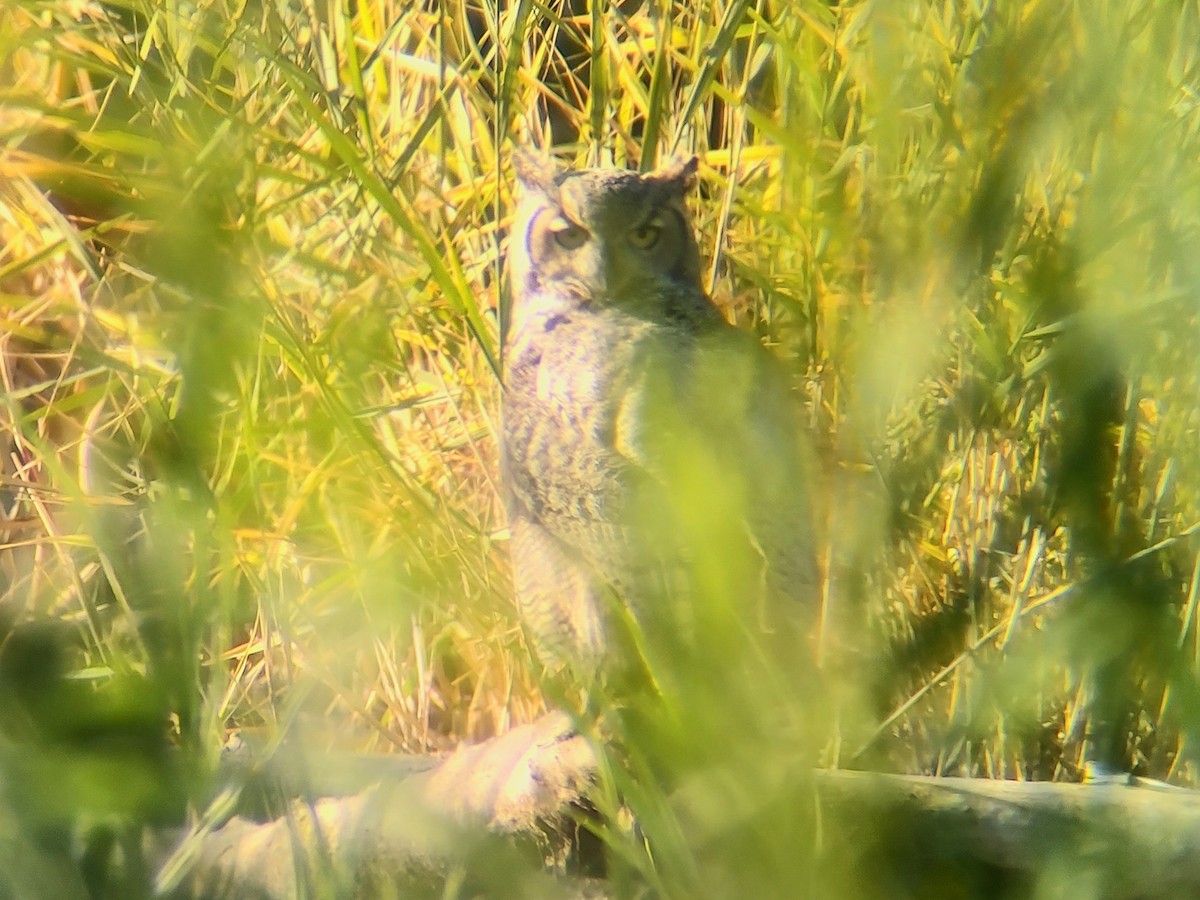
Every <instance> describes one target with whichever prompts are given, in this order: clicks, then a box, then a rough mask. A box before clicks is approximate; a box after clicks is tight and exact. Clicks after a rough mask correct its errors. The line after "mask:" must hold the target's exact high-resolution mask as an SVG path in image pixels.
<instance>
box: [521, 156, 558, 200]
mask: <svg viewBox="0 0 1200 900" xmlns="http://www.w3.org/2000/svg"><path fill="white" fill-rule="evenodd" d="M512 161H513V170H514V171H515V172H516V173H517V181H519V182H520V183H521V187H522V188H523V189H524V190H526V191H534V192H536V193H539V194H545V195H547V196H549V195H550V194H552V193H553V192H554V175H555V170H554V161H553V160H550V159H547V158H546V157H544V156H541V155H539V154H538V153H536V152H535V151H533V150H529V149H527V148H525V147H517V148H516V149H514V150H513V155H512Z"/></svg>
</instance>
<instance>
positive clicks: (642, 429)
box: [613, 326, 817, 598]
mask: <svg viewBox="0 0 1200 900" xmlns="http://www.w3.org/2000/svg"><path fill="white" fill-rule="evenodd" d="M693 337H694V339H692V340H672V341H660V342H658V346H656V347H655V346H647V347H646V348H645V349H644V351H643V352H642V354H641V356H640V358H639V359H637V360H635V363H634V364H633V365H632V366H631V367H630V369H631V371H630V373H629V375H628V380H629V381H628V385H627V387H626V389H625V391H624V392H623V394H622V396H621V398H620V401H619V403H618V406H617V412H616V415H615V417H614V428H613V448H614V450H615V451H616V452H617V453H618V454H619V456H620V457H621V459H622V460H624V462H625V464H626V465H627V466H629V467H630V468H631V469H633V470H635V471H636V472H637V473H638V475H639V477H640V478H642V479H644V480H650V481H653V483H655V485H656V486H657V487H656V489H654V490H643V491H641V492H640V493H639V494H638V495H637V496H636V497H635V499H634V504H635V505H634V508H632V509H631V510H630V515H631V516H632V517H634V519H635V520H637V521H638V523H639V529H638V530H639V531H640V532H641V533H643V534H655V535H657V536H658V538H659V540H660V541H661V542H662V544H663V546H664V548H666V547H668V546H669V545H670V544H671V543H673V542H676V543H677V544H678V547H677V553H678V554H679V555H684V556H687V557H689V559H688V560H686V561H687V562H688V563H689V564H691V565H693V567H694V566H695V565H696V564H699V563H700V562H701V561H703V563H704V564H710V565H714V568H719V567H720V565H721V564H722V563H724V564H726V565H727V566H728V567H737V566H739V565H740V564H742V563H744V562H745V560H744V559H743V560H741V561H740V562H739V560H738V559H737V558H736V557H737V556H738V555H739V552H740V551H743V550H744V551H745V554H744V555H746V556H749V557H751V561H752V562H753V563H754V565H756V566H757V572H756V573H755V577H756V578H758V579H760V580H761V582H762V583H764V584H765V585H766V586H767V587H768V589H769V592H770V593H772V594H775V595H778V596H797V597H801V598H804V597H809V596H811V595H812V594H813V592H814V590H815V585H816V581H817V578H816V567H815V559H814V554H815V549H814V540H813V532H812V522H811V512H810V484H811V473H810V471H809V467H808V464H807V455H806V452H805V448H804V446H803V441H802V438H801V435H802V433H803V432H802V429H801V424H800V419H799V407H798V404H797V403H796V401H795V399H794V397H793V396H792V394H791V391H790V389H789V385H788V378H787V374H786V371H785V370H784V368H783V366H782V365H781V364H780V363H779V362H778V360H776V359H775V358H774V357H772V356H771V355H770V354H769V353H768V352H767V351H766V350H765V349H764V348H763V347H761V346H760V345H759V344H758V342H757V341H756V340H755V339H754V338H753V337H752V336H750V335H747V334H745V333H743V332H741V331H738V330H736V329H734V328H731V327H726V326H722V327H720V328H713V329H710V330H707V331H704V332H703V333H701V334H699V335H695V336H693ZM722 558H723V559H722ZM714 559H716V560H717V562H715V563H714V562H713V560H714ZM723 574H728V573H723Z"/></svg>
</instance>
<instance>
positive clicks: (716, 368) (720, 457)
mask: <svg viewBox="0 0 1200 900" xmlns="http://www.w3.org/2000/svg"><path fill="white" fill-rule="evenodd" d="M696 166H697V161H696V160H695V159H692V160H690V161H687V162H681V163H674V164H672V165H670V166H668V167H666V168H664V169H661V170H659V171H657V172H653V173H650V174H648V175H641V174H637V173H634V172H626V171H621V170H615V169H614V170H610V169H583V170H575V171H566V172H560V173H555V172H554V171H552V170H549V171H548V170H547V169H545V168H543V167H541V166H539V165H538V164H536V163H533V162H531V161H529V160H522V161H520V162H519V163H518V176H519V179H520V183H521V184H520V187H521V202H520V205H519V208H518V210H517V213H516V215H515V216H514V220H513V227H512V231H511V236H510V245H509V280H510V287H511V294H512V305H511V324H510V328H509V330H508V334H507V337H506V351H505V361H506V362H505V394H504V404H503V441H502V448H501V449H502V465H503V469H504V476H505V481H506V485H507V493H508V514H509V525H510V533H511V547H512V557H513V565H514V570H515V578H516V587H517V598H518V604H519V606H520V611H521V615H522V618H523V621H524V624H525V627H526V629H527V630H528V631H529V632H530V633H531V636H532V638H533V640H534V644H535V646H536V648H537V651H538V653H539V656H540V657H541V658H542V659H543V660H544V661H546V662H548V663H551V664H555V663H557V664H563V663H566V664H571V665H575V666H577V667H581V668H586V669H595V668H597V667H599V666H601V665H603V664H604V663H605V662H606V656H607V655H608V654H609V653H610V652H611V650H612V642H611V631H612V623H613V621H614V619H613V616H614V613H615V611H617V610H619V609H620V607H619V606H618V604H623V605H624V606H625V608H627V609H628V610H629V611H631V612H632V613H633V615H634V618H635V619H637V620H638V621H639V623H641V624H642V625H643V626H645V625H646V624H647V621H648V620H654V621H656V622H666V623H668V625H667V627H671V625H670V624H669V623H670V622H671V618H672V617H671V615H670V614H666V615H664V614H663V613H664V611H665V610H666V608H667V607H670V606H671V605H672V604H673V603H675V602H677V601H680V600H682V601H683V602H684V603H686V602H687V599H688V597H687V595H688V593H689V592H694V591H698V590H700V587H701V586H700V584H699V581H698V579H700V578H706V579H707V581H705V582H704V584H706V585H708V586H709V587H711V585H712V584H714V583H716V584H718V585H719V584H720V583H721V579H722V578H724V577H725V576H726V575H729V573H727V572H724V571H723V569H722V566H723V563H724V562H725V560H724V559H723V556H724V551H725V550H726V549H728V548H729V546H730V545H737V544H740V545H741V546H742V547H743V549H746V548H749V551H750V552H749V554H748V555H749V556H750V557H751V558H753V559H754V560H755V565H754V567H753V569H754V571H752V572H749V573H741V574H742V575H744V576H746V577H744V578H743V579H742V582H741V583H739V584H737V585H735V586H733V588H732V590H733V591H735V592H737V593H739V594H745V595H746V596H745V597H738V598H734V599H738V600H740V601H742V602H744V603H745V605H746V609H747V614H748V615H751V614H755V612H756V600H762V599H764V598H765V599H771V598H774V597H785V596H795V597H797V598H799V599H805V598H806V597H808V596H810V595H811V593H812V591H813V589H814V584H815V575H814V565H813V557H812V554H813V547H812V536H811V528H810V523H809V519H808V510H807V503H806V501H805V482H806V473H805V471H804V469H803V466H802V463H801V454H800V440H799V428H798V415H797V411H796V409H795V405H794V403H793V400H792V398H791V396H790V392H789V390H788V386H787V379H786V376H785V374H784V372H783V371H782V369H781V367H780V366H779V364H778V363H777V361H776V360H775V359H774V358H773V357H771V355H770V354H769V353H768V352H767V351H766V350H765V349H764V348H762V347H761V346H760V345H759V344H758V343H757V341H755V340H754V339H753V338H752V337H751V336H750V335H747V334H744V333H742V332H740V331H738V330H737V329H735V328H733V327H732V326H731V325H729V324H728V322H726V320H725V318H724V316H723V315H722V314H721V313H720V311H719V310H718V309H717V308H716V307H715V306H714V305H713V303H712V302H711V301H710V299H709V298H708V297H707V296H706V295H705V293H704V291H703V289H702V287H701V283H700V260H699V252H698V249H697V246H696V242H695V239H694V237H693V235H692V231H691V225H690V222H689V218H688V214H687V210H686V206H685V199H686V195H687V193H688V192H689V191H690V190H691V188H692V186H693V184H694V181H695V173H696ZM746 555H747V554H743V557H745V556H746ZM718 557H722V558H718ZM731 558H733V557H731ZM706 566H707V568H706ZM733 574H734V575H737V574H738V573H733Z"/></svg>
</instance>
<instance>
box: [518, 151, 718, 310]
mask: <svg viewBox="0 0 1200 900" xmlns="http://www.w3.org/2000/svg"><path fill="white" fill-rule="evenodd" d="M697 166H698V160H697V159H696V158H695V157H692V158H691V159H689V160H684V161H675V162H672V163H670V164H668V165H666V166H664V167H663V168H660V169H658V170H656V171H654V172H650V173H648V174H640V173H637V172H629V171H624V170H620V169H576V170H567V171H558V170H556V169H555V168H554V167H553V164H552V163H544V162H540V161H538V160H535V159H533V158H531V157H527V156H517V157H516V169H517V178H518V181H519V187H520V192H519V193H520V203H519V206H518V208H517V212H516V215H515V217H514V219H513V227H512V231H511V232H510V234H511V237H510V242H509V253H508V260H509V277H510V284H511V285H512V291H513V296H514V299H515V304H514V305H515V306H517V307H519V306H520V304H521V302H522V298H528V297H533V296H541V297H546V298H556V299H558V300H562V301H566V302H569V303H572V304H579V305H587V304H601V305H613V306H621V307H625V308H628V310H629V311H630V312H631V313H634V314H635V315H656V314H658V313H659V312H662V310H656V309H654V308H653V307H655V306H661V305H662V304H663V302H664V300H665V298H669V297H681V296H691V297H695V298H703V291H702V289H701V287H700V256H699V252H698V251H697V248H696V241H695V238H694V237H693V235H692V229H691V224H690V222H689V219H688V214H687V207H686V205H685V198H686V196H687V193H688V192H689V191H690V190H691V188H692V187H693V186H694V184H695V181H696V168H697ZM666 302H670V301H666ZM666 312H667V313H668V314H669V313H670V310H667V311H666ZM517 314H518V315H519V314H520V312H519V309H518V310H517Z"/></svg>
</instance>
